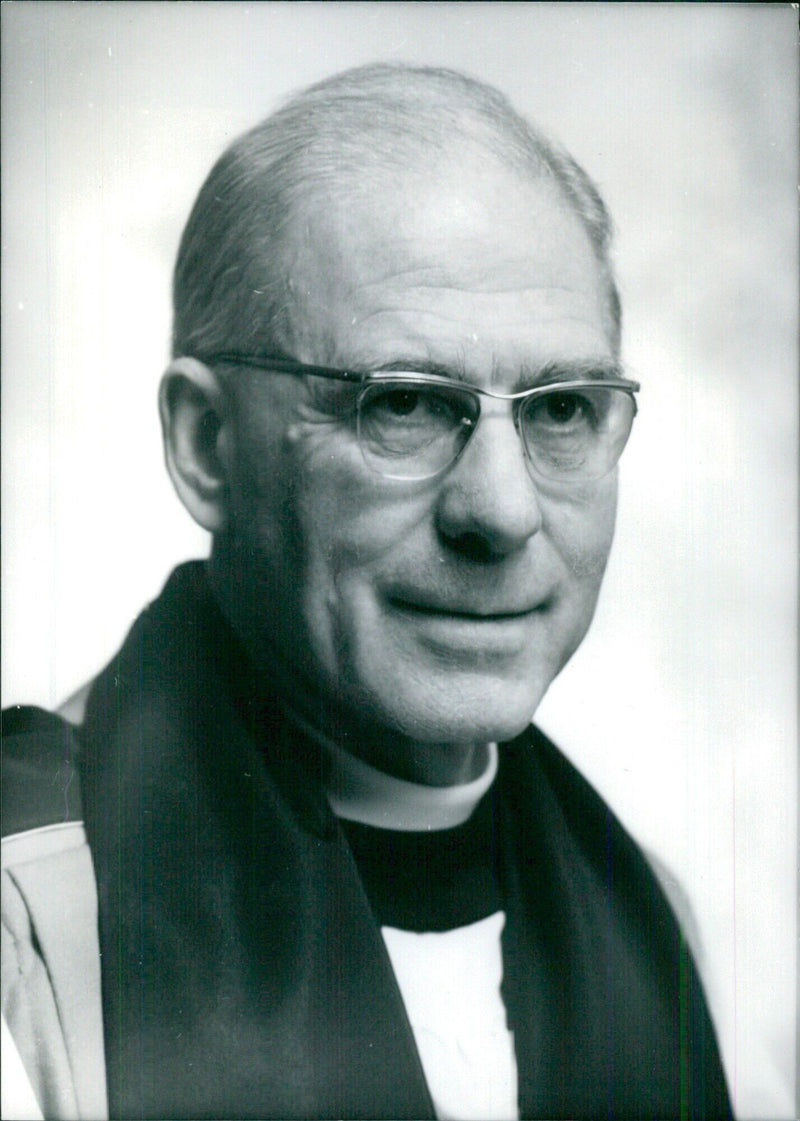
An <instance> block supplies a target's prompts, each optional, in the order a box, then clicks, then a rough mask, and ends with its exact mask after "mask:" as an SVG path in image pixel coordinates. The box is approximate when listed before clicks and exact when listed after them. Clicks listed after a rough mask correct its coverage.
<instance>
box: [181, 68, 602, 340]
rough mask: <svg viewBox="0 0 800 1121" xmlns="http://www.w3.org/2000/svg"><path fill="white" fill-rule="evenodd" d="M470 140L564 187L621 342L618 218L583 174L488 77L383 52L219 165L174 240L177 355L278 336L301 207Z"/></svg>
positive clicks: (292, 104) (284, 319)
mask: <svg viewBox="0 0 800 1121" xmlns="http://www.w3.org/2000/svg"><path fill="white" fill-rule="evenodd" d="M464 141H468V142H471V145H472V146H473V150H474V146H475V145H477V146H478V147H479V148H482V149H483V150H485V151H487V152H488V153H491V154H492V155H493V156H494V157H495V158H496V159H497V160H499V161H500V162H501V163H503V164H505V165H506V166H508V167H510V168H511V169H513V170H514V171H516V172H517V173H520V174H521V175H523V176H526V177H528V178H533V179H536V178H541V179H549V180H550V181H551V182H553V183H554V184H555V185H556V187H557V189H559V190H560V191H561V193H562V195H563V197H564V198H565V199H566V201H567V202H568V204H569V205H570V206H571V207H572V208H573V210H574V212H575V213H576V215H577V216H578V218H579V219H580V221H581V222H582V224H583V226H584V228H585V230H586V233H587V234H588V237H589V240H590V242H591V244H592V247H593V249H594V253H595V256H596V258H597V261H598V262H599V265H600V268H601V272H602V276H603V279H604V283H605V287H606V292H607V317H608V329H609V334H610V336H611V339H612V342H613V344H614V346H615V348H617V349H618V346H619V335H620V318H621V316H620V302H619V296H618V292H617V287H616V283H615V280H614V275H613V270H612V266H611V261H610V256H609V253H610V242H611V234H612V227H611V219H610V216H609V213H608V210H607V209H606V206H605V204H604V202H603V200H602V198H601V197H600V194H599V192H598V190H597V188H596V187H595V185H594V184H593V183H592V181H591V179H590V178H589V176H588V175H587V174H586V172H585V171H584V170H583V169H582V168H581V167H580V165H579V164H578V163H576V161H575V160H574V159H573V158H572V157H571V156H570V155H569V154H568V153H567V152H565V151H564V150H563V149H561V148H559V147H558V146H557V145H555V144H554V143H553V142H552V141H550V140H548V139H546V138H545V137H544V136H543V135H542V134H541V133H540V132H539V131H538V130H537V129H536V128H534V127H533V126H532V125H531V124H530V123H529V122H528V121H526V120H525V119H524V118H523V117H521V116H520V115H519V114H518V113H517V112H516V111H515V110H514V109H513V107H512V106H511V104H510V102H509V101H508V100H507V99H506V98H505V97H504V96H503V95H502V94H501V93H499V92H498V91H497V90H495V89H493V88H492V87H491V86H487V85H485V84H484V83H483V82H479V81H476V80H475V79H473V78H469V77H467V76H466V75H464V74H460V73H458V72H456V71H453V70H443V69H434V68H429V67H414V66H406V65H396V64H383V63H380V64H375V65H370V66H364V67H360V68H358V69H355V70H348V71H345V72H344V73H342V74H338V75H335V76H334V77H332V78H328V79H326V80H325V81H323V82H320V83H318V84H317V85H314V86H311V87H310V88H309V89H307V90H305V91H304V92H302V93H300V94H298V95H296V96H295V97H292V98H291V99H290V100H289V101H288V102H287V103H286V104H285V105H284V106H283V108H281V109H279V110H278V111H277V112H276V113H274V114H272V116H270V117H268V118H267V119H266V120H264V121H263V122H262V123H261V124H259V125H257V126H256V127H255V128H253V129H252V130H251V131H249V132H247V133H245V134H244V135H243V136H241V137H240V138H239V139H238V140H236V141H234V143H233V144H231V146H230V147H229V148H228V149H227V150H226V151H225V152H224V153H223V155H222V156H221V157H220V158H219V160H218V161H217V163H216V164H215V165H214V167H213V168H212V170H211V172H210V173H209V176H208V178H207V179H206V181H205V183H204V184H203V187H202V188H201V190H200V194H199V195H198V197H197V201H196V202H195V204H194V207H193V209H192V212H191V214H190V216H189V221H188V222H187V224H186V228H185V230H184V232H183V237H182V239H181V243H180V248H179V251H178V259H177V263H176V266H175V274H174V283H173V306H174V320H173V337H172V353H173V356H174V357H178V356H180V355H194V356H196V357H198V358H203V357H210V356H212V355H214V354H216V353H219V352H224V351H230V350H236V351H239V352H249V353H265V352H269V351H270V350H274V349H275V348H276V347H279V346H280V339H281V338H285V337H286V332H287V330H288V326H289V318H288V316H289V313H290V309H291V306H292V297H291V291H290V287H289V278H288V276H287V271H288V268H287V267H284V265H283V264H282V261H283V260H285V256H286V248H287V245H289V244H290V238H291V229H292V224H293V222H296V221H297V220H298V219H299V218H301V217H302V215H303V213H304V207H307V206H309V205H313V204H314V203H315V202H316V201H318V200H326V199H336V198H342V199H345V198H347V199H350V200H354V199H355V198H357V197H358V195H359V194H360V193H364V194H366V193H368V192H370V191H371V190H373V189H374V186H375V183H376V181H379V182H380V181H385V178H386V175H387V173H389V174H391V173H392V172H393V171H397V173H398V174H400V173H402V172H403V171H405V170H407V169H408V168H409V167H412V168H413V167H420V166H421V161H422V158H423V157H425V156H427V157H428V159H429V160H430V161H435V160H436V159H438V158H441V157H442V153H445V155H446V158H447V159H448V160H450V161H453V160H457V159H458V158H459V151H463V150H464V149H465V148H467V147H468V146H469V145H467V144H465V143H464ZM306 213H307V211H306Z"/></svg>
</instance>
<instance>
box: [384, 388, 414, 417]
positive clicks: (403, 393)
mask: <svg viewBox="0 0 800 1121" xmlns="http://www.w3.org/2000/svg"><path fill="white" fill-rule="evenodd" d="M422 399H423V394H422V393H421V392H420V391H419V390H418V389H405V388H397V389H385V390H383V391H382V392H379V393H376V394H374V395H373V397H372V400H371V406H372V408H374V409H384V410H385V411H386V413H387V414H390V415H391V416H396V417H410V416H412V414H413V413H414V411H415V410H416V409H418V408H420V407H422V408H423V409H424V405H423V400H422Z"/></svg>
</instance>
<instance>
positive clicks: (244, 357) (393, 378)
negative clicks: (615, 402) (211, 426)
mask: <svg viewBox="0 0 800 1121" xmlns="http://www.w3.org/2000/svg"><path fill="white" fill-rule="evenodd" d="M198 358H199V356H198ZM199 361H202V362H203V363H204V364H205V365H207V366H215V365H225V364H228V365H232V366H252V367H254V369H257V370H267V371H270V372H272V373H275V374H293V375H295V376H297V377H306V376H308V377H317V378H328V379H331V380H334V381H342V382H348V383H351V384H354V385H359V386H361V387H362V391H363V392H366V390H367V389H369V388H370V386H372V385H380V384H381V382H384V381H385V382H401V383H402V382H404V381H407V382H408V383H409V384H412V385H413V384H417V385H431V386H442V387H445V388H448V389H451V390H452V389H453V388H456V389H458V390H461V391H463V392H466V393H468V394H469V395H470V396H472V397H474V398H480V397H490V398H491V399H492V400H495V401H510V402H511V403H512V418H513V421H514V428H515V429H516V432H517V436H518V437H519V441H520V444H521V445H522V450H523V453H524V455H525V459H526V460H527V462H528V464H529V465H530V467H531V468H533V469H535V464H534V463H533V460H532V456H531V453H530V452H529V451H528V447H527V444H526V442H525V438H524V436H523V434H522V432H521V431H520V424H519V415H520V412H521V410H522V406H523V405H524V403H525V402H526V401H529V400H531V399H535V398H536V397H544V396H546V395H547V394H548V393H558V392H564V391H569V390H573V389H585V388H590V389H617V390H620V391H621V392H623V393H627V395H628V396H629V397H630V399H631V403H632V405H633V414H632V416H631V427H632V426H633V421H634V420H635V419H636V415H637V413H638V411H639V407H638V404H637V401H636V398H635V396H634V394H635V393H638V392H639V390H640V389H641V384H640V382H638V381H634V380H632V379H630V378H621V377H601V378H573V379H569V380H566V381H552V382H545V383H542V384H540V385H534V386H530V387H529V388H528V389H521V390H518V391H517V392H516V393H498V392H497V391H495V390H492V389H484V388H483V387H482V386H479V385H472V384H471V383H470V382H464V381H460V380H457V379H455V378H450V377H446V376H445V375H443V374H431V373H426V372H422V371H413V370H378V371H371V372H367V373H361V372H358V371H355V370H342V369H339V368H337V367H334V366H316V365H309V364H308V363H305V362H298V361H297V360H296V359H294V358H288V357H286V356H285V355H278V354H276V355H269V354H263V355H255V354H240V353H238V352H236V351H221V352H219V353H217V354H213V355H208V356H206V357H203V358H199ZM361 396H362V395H361V394H359V396H358V397H357V398H356V412H357V415H358V408H359V405H360V402H361ZM480 417H481V409H480V402H479V401H478V415H477V417H476V418H475V420H474V421H472V422H470V432H469V434H468V436H467V438H466V440H465V441H464V444H463V446H462V447H461V448H460V449H459V451H458V452H457V453H456V454H455V455H454V456H453V458H452V459H451V460H450V461H449V462H448V463H447V464H445V465H444V466H443V467H441V468H439V470H438V471H435V472H433V473H432V474H430V475H422V476H419V477H417V476H409V475H391V474H388V473H385V472H383V471H380V470H379V469H378V468H377V467H373V466H372V464H370V462H369V460H368V459H367V456H366V453H365V452H364V449H363V445H361V441H360V439H359V445H360V446H361V454H362V455H363V456H364V459H365V461H366V463H367V466H368V467H369V468H370V470H372V471H374V472H375V473H376V474H377V475H379V476H380V477H381V478H384V479H394V480H396V481H406V482H413V481H420V482H421V481H423V480H425V479H435V478H437V477H438V476H439V475H441V474H444V472H445V471H448V470H449V469H450V468H451V467H452V466H453V465H454V464H455V463H456V462H457V461H458V459H459V458H460V456H461V455H462V454H463V452H464V449H465V448H466V447H467V445H468V444H469V442H470V440H471V438H472V435H473V433H474V431H475V429H476V428H477V427H478V422H479V420H480ZM466 419H467V418H465V420H466ZM629 435H630V431H629ZM626 444H627V437H626V441H625V444H623V447H622V450H621V451H620V456H621V455H622V452H623V451H624V450H625V445H626ZM618 462H619V456H618V457H617V459H616V460H615V462H614V463H613V464H612V465H611V467H609V468H608V471H607V472H605V474H608V473H610V472H611V471H612V470H613V469H614V467H615V466H616V464H617V463H618ZM604 477H605V475H600V476H598V477H597V478H592V479H580V480H577V481H578V482H583V483H586V482H597V481H599V479H601V478H604ZM549 481H551V482H560V483H561V484H562V485H569V484H570V482H571V481H570V480H563V479H561V480H560V479H557V478H551V479H549Z"/></svg>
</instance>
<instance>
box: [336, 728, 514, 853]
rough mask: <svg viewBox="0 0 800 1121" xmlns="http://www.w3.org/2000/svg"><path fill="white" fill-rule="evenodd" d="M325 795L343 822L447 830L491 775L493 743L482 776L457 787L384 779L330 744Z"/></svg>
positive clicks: (494, 757) (464, 813) (469, 807)
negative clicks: (328, 771) (328, 770)
mask: <svg viewBox="0 0 800 1121" xmlns="http://www.w3.org/2000/svg"><path fill="white" fill-rule="evenodd" d="M326 746H327V749H328V752H329V757H330V773H329V776H328V781H327V795H328V801H329V803H330V806H331V809H332V810H333V812H334V813H335V814H336V816H337V817H340V818H344V819H345V820H346V821H355V822H359V823H360V824H361V825H372V826H374V827H376V828H378V829H395V830H397V831H399V832H406V833H411V832H415V833H418V832H424V831H431V830H438V829H453V828H455V826H457V825H462V824H463V823H464V822H465V821H467V820H468V818H469V817H470V815H471V814H472V811H473V810H474V809H475V807H476V806H477V804H478V802H479V801H480V800H481V798H482V797H483V795H484V794H485V793H486V791H487V790H488V789H489V787H490V786H491V785H492V782H493V781H494V777H495V775H496V774H497V744H496V743H490V744H489V745H488V746H489V759H488V762H487V765H486V769H485V771H484V772H483V774H482V775H479V776H478V778H476V779H473V780H472V781H471V782H465V783H460V784H459V785H458V786H426V785H424V784H422V783H416V782H407V781H405V780H404V779H399V778H395V777H394V776H393V775H387V774H386V773H385V772H384V771H379V770H377V768H375V767H372V766H370V764H369V763H365V762H364V761H363V759H359V758H357V757H356V756H355V755H351V754H350V753H349V752H348V751H344V750H343V749H342V748H341V747H339V746H338V745H337V744H333V743H331V742H330V741H328V742H327V744H326Z"/></svg>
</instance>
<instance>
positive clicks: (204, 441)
mask: <svg viewBox="0 0 800 1121" xmlns="http://www.w3.org/2000/svg"><path fill="white" fill-rule="evenodd" d="M158 406H159V412H160V414H161V428H162V432H163V436H164V454H165V457H166V461H167V470H168V471H169V474H170V477H171V479H172V482H173V484H174V486H175V490H176V491H177V492H178V497H179V498H180V500H181V502H182V503H183V504H184V506H185V507H186V509H187V510H188V511H189V513H190V514H191V515H192V517H193V518H194V520H195V521H196V522H197V523H198V525H201V526H202V527H203V529H207V530H209V532H210V533H219V531H220V530H222V529H224V527H225V524H226V522H227V518H228V481H229V480H228V471H229V468H230V460H229V456H228V454H227V452H228V449H229V446H230V414H229V410H228V408H227V402H226V398H225V393H224V390H223V387H222V385H221V383H220V381H219V379H218V377H217V375H216V374H215V373H214V371H213V370H211V369H209V367H208V366H204V365H203V363H202V362H198V361H197V359H196V358H177V359H176V360H175V361H174V362H172V363H171V364H170V366H169V367H168V368H167V371H166V373H165V374H164V376H163V378H162V379H161V387H160V389H159V394H158Z"/></svg>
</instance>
